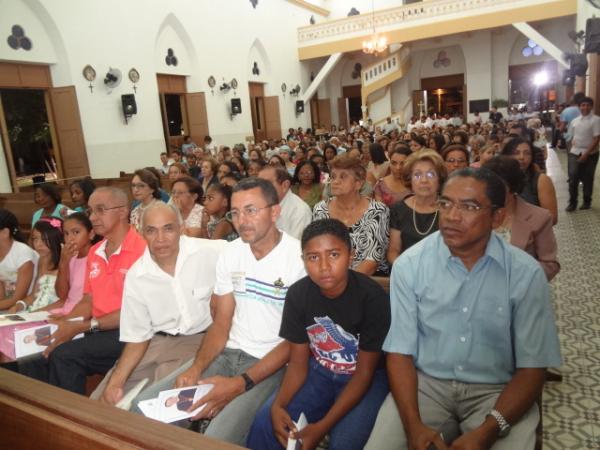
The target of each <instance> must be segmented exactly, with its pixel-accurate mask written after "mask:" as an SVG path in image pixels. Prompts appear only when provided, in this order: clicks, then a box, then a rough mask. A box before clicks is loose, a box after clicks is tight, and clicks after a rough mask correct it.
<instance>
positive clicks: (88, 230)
mask: <svg viewBox="0 0 600 450" xmlns="http://www.w3.org/2000/svg"><path fill="white" fill-rule="evenodd" d="M63 232H64V237H65V245H64V247H63V250H62V254H61V258H60V262H59V265H58V276H57V278H56V286H55V289H56V294H57V295H58V297H59V298H60V300H59V301H57V302H55V303H54V304H52V309H50V308H48V309H50V313H51V314H52V315H54V316H64V315H66V314H69V313H70V312H71V310H72V309H73V308H74V307H75V305H76V304H77V303H79V301H80V300H81V299H82V297H83V284H84V281H85V272H86V263H87V255H88V252H89V251H90V247H91V246H92V245H93V244H94V243H95V242H96V235H95V233H94V230H93V229H92V223H91V222H90V219H89V218H88V216H86V215H85V214H84V213H82V212H76V213H74V214H71V215H70V216H68V217H67V218H66V219H65V222H64V224H63Z"/></svg>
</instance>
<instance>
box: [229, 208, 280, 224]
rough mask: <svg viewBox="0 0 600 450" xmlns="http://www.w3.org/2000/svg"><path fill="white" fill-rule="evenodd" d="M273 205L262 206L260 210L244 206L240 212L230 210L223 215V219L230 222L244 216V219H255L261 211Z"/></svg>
mask: <svg viewBox="0 0 600 450" xmlns="http://www.w3.org/2000/svg"><path fill="white" fill-rule="evenodd" d="M271 206H273V205H267V206H263V207H262V208H258V207H256V206H246V207H245V208H244V209H242V210H237V209H234V210H231V211H227V212H226V213H225V218H226V219H227V220H229V221H230V222H233V221H236V220H239V219H240V216H242V215H244V216H246V217H256V216H257V215H258V213H259V212H260V211H262V210H263V209H267V208H270V207H271Z"/></svg>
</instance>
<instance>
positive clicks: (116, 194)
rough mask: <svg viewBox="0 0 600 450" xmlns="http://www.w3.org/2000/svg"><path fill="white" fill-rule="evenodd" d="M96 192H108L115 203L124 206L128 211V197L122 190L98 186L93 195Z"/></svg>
mask: <svg viewBox="0 0 600 450" xmlns="http://www.w3.org/2000/svg"><path fill="white" fill-rule="evenodd" d="M96 192H108V193H109V194H110V196H111V197H112V198H113V200H114V201H115V203H118V204H119V205H124V206H125V207H126V208H127V209H129V197H128V196H127V192H125V191H124V190H123V189H121V188H118V187H115V186H100V187H98V188H96V189H95V190H94V192H93V193H96ZM115 206H117V205H115Z"/></svg>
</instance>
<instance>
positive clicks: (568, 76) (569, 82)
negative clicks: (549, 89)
mask: <svg viewBox="0 0 600 450" xmlns="http://www.w3.org/2000/svg"><path fill="white" fill-rule="evenodd" d="M562 84H563V86H574V85H575V74H574V73H573V72H571V69H565V70H563V76H562Z"/></svg>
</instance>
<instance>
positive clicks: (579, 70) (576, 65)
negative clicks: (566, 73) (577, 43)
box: [567, 53, 588, 77]
mask: <svg viewBox="0 0 600 450" xmlns="http://www.w3.org/2000/svg"><path fill="white" fill-rule="evenodd" d="M567 59H569V60H570V61H571V67H570V70H571V72H572V73H573V74H575V75H577V76H578V77H585V73H586V72H587V70H588V61H587V56H585V54H584V53H573V54H571V55H569V56H568V58H567Z"/></svg>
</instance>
